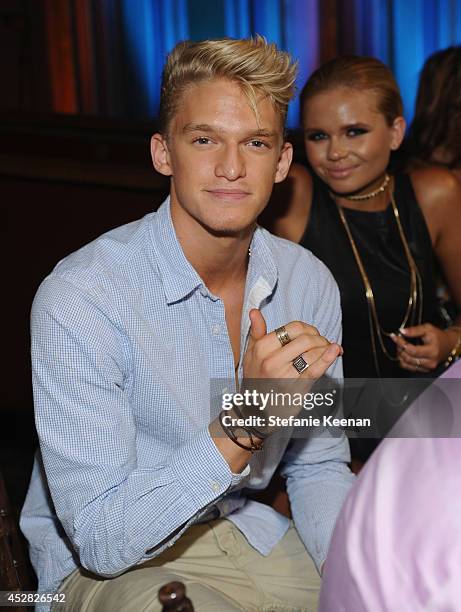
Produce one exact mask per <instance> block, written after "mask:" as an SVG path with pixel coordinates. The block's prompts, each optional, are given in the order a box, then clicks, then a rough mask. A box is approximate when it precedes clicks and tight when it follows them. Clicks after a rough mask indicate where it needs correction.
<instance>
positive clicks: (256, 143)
mask: <svg viewBox="0 0 461 612" xmlns="http://www.w3.org/2000/svg"><path fill="white" fill-rule="evenodd" d="M248 144H249V145H250V146H252V147H255V148H256V149H263V148H265V147H267V144H266V143H265V142H263V141H262V140H255V139H254V140H250V142H249V143H248Z"/></svg>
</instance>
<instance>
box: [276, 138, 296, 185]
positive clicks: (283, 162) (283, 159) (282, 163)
mask: <svg viewBox="0 0 461 612" xmlns="http://www.w3.org/2000/svg"><path fill="white" fill-rule="evenodd" d="M292 159H293V147H292V145H291V144H290V143H289V142H284V143H283V147H282V149H281V151H280V156H279V161H278V163H277V170H276V172H275V181H274V182H275V183H281V182H282V181H283V180H285V178H286V176H287V174H288V170H289V169H290V166H291V160H292Z"/></svg>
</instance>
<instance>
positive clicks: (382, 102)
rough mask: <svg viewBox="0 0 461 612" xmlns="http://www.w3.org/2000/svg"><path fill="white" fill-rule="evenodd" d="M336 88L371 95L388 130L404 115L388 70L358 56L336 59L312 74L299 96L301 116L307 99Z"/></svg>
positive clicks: (392, 76) (376, 61)
mask: <svg viewBox="0 0 461 612" xmlns="http://www.w3.org/2000/svg"><path fill="white" fill-rule="evenodd" d="M336 87H345V88H350V89H358V90H359V91H364V90H371V91H374V92H375V93H376V95H377V103H378V110H379V111H380V113H382V114H383V115H384V118H385V119H386V122H387V124H388V125H389V126H391V125H392V124H393V122H394V119H396V118H397V117H401V116H402V115H403V103H402V97H401V95H400V90H399V86H398V85H397V82H396V80H395V78H394V75H393V74H392V72H391V70H390V68H388V67H387V66H386V65H385V64H383V62H381V61H380V60H378V59H376V58H375V57H365V56H360V55H342V56H339V57H335V58H334V59H332V60H330V61H329V62H326V63H325V64H323V65H322V66H320V68H318V69H317V70H316V71H315V72H313V73H312V74H311V76H310V77H309V80H308V81H307V83H306V84H305V85H304V88H303V90H302V92H301V113H303V112H304V109H305V106H306V104H307V103H308V101H309V100H310V98H312V97H314V96H315V95H317V94H319V93H322V92H324V91H327V90H331V89H335V88H336Z"/></svg>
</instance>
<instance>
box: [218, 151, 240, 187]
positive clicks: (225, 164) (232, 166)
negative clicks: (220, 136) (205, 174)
mask: <svg viewBox="0 0 461 612" xmlns="http://www.w3.org/2000/svg"><path fill="white" fill-rule="evenodd" d="M215 174H216V176H220V177H224V178H226V179H227V180H228V181H236V180H237V179H239V178H242V177H244V176H246V168H245V160H244V156H243V153H242V151H240V148H239V145H227V146H225V147H224V149H223V150H222V151H221V152H220V153H219V158H218V161H217V164H216V169H215Z"/></svg>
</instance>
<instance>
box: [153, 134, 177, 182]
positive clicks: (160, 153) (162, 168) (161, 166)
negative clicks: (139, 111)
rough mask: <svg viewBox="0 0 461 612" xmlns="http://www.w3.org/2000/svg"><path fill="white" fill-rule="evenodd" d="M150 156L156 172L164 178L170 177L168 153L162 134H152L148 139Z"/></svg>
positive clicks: (171, 171) (170, 169)
mask: <svg viewBox="0 0 461 612" xmlns="http://www.w3.org/2000/svg"><path fill="white" fill-rule="evenodd" d="M150 154H151V156H152V163H153V164H154V168H155V169H156V170H157V172H160V174H164V175H165V176H171V175H172V174H173V170H172V168H171V161H170V151H169V150H168V144H167V141H166V139H165V138H164V136H162V134H154V135H153V136H152V138H151V139H150Z"/></svg>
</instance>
